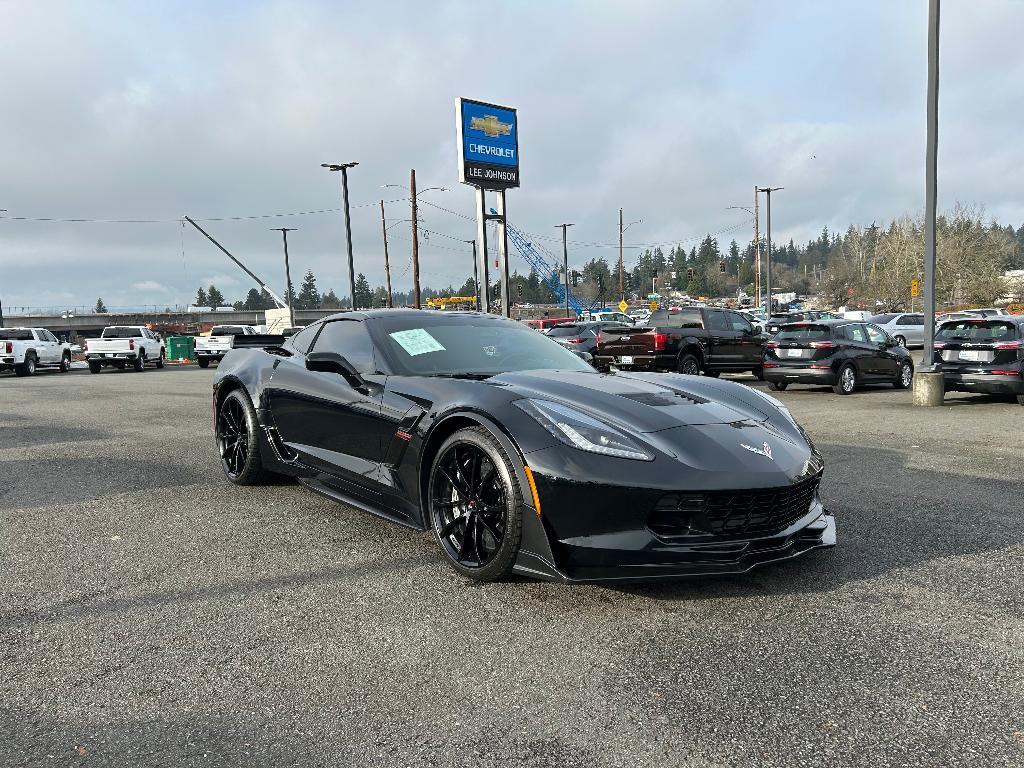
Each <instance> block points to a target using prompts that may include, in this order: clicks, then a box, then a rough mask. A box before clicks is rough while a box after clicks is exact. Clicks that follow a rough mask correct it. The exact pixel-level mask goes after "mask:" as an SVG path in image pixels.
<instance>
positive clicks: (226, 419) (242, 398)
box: [216, 389, 271, 485]
mask: <svg viewBox="0 0 1024 768" xmlns="http://www.w3.org/2000/svg"><path fill="white" fill-rule="evenodd" d="M258 428H259V425H258V423H257V421H256V411H255V410H254V409H253V407H252V403H251V402H249V397H248V396H247V395H246V394H245V392H244V390H241V389H233V390H231V391H230V392H228V394H227V395H225V396H224V399H223V400H221V402H220V405H219V406H218V408H217V431H216V434H217V450H218V451H219V452H220V464H221V468H222V469H223V470H224V475H225V476H226V477H227V479H228V480H230V481H231V482H232V483H234V484H235V485H259V484H260V483H264V482H266V481H267V480H269V479H270V477H271V474H270V473H269V472H267V470H265V469H264V468H263V459H262V457H261V456H260V444H259V439H258V437H257V432H256V430H257V429H258Z"/></svg>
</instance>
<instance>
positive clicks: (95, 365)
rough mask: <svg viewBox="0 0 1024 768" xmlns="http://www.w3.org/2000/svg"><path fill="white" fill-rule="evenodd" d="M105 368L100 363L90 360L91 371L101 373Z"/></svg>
mask: <svg viewBox="0 0 1024 768" xmlns="http://www.w3.org/2000/svg"><path fill="white" fill-rule="evenodd" d="M101 370H103V366H102V365H100V364H99V363H94V362H93V361H92V360H90V361H89V373H99V372H100V371H101Z"/></svg>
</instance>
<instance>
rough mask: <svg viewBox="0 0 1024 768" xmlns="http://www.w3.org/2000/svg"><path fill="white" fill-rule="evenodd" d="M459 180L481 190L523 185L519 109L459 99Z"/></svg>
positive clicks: (457, 116)
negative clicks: (520, 175) (520, 183)
mask: <svg viewBox="0 0 1024 768" xmlns="http://www.w3.org/2000/svg"><path fill="white" fill-rule="evenodd" d="M456 118H457V121H456V122H457V126H458V136H459V181H461V182H462V183H463V184H472V185H473V186H475V187H480V188H481V189H508V188H509V187H518V186H519V127H518V125H517V123H516V111H515V110H514V109H512V108H511V107H499V106H497V105H496V104H487V103H485V102H482V101H473V100H471V99H459V102H458V107H457V115H456Z"/></svg>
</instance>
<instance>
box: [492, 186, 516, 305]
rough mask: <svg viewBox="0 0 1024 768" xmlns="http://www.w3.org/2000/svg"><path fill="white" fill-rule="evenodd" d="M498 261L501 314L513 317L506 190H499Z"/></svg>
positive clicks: (497, 219)
mask: <svg viewBox="0 0 1024 768" xmlns="http://www.w3.org/2000/svg"><path fill="white" fill-rule="evenodd" d="M497 210H498V217H497V218H496V219H495V220H496V221H497V222H498V259H499V262H500V264H501V314H502V315H503V316H504V317H512V297H511V296H510V295H509V294H510V287H511V286H510V283H509V278H508V227H506V226H505V190H504V189H499V190H498V208H497Z"/></svg>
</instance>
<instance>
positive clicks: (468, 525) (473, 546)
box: [427, 427, 523, 581]
mask: <svg viewBox="0 0 1024 768" xmlns="http://www.w3.org/2000/svg"><path fill="white" fill-rule="evenodd" d="M427 504H428V508H427V515H428V517H429V519H430V525H431V528H432V529H433V531H434V539H435V540H436V541H437V543H438V546H440V547H441V551H442V553H443V554H444V556H445V559H446V560H447V561H448V563H449V565H451V566H452V567H453V568H454V569H455V570H456V571H458V572H459V573H461V574H462V575H463V576H467V577H469V578H471V579H476V580H477V581H494V580H496V579H502V578H505V577H507V576H508V575H509V574H511V573H512V568H513V566H514V565H515V562H516V557H517V556H518V555H519V544H520V541H521V539H522V533H523V520H522V512H521V509H522V506H523V496H522V491H521V489H520V487H519V482H518V481H517V479H516V473H515V469H514V465H513V464H512V461H511V460H510V459H509V456H508V454H506V453H505V451H504V449H503V448H502V447H501V444H500V443H499V442H498V441H497V440H495V439H494V438H493V437H492V436H491V434H490V432H488V431H487V430H486V429H484V428H483V427H467V428H465V429H460V430H459V431H458V432H456V433H454V434H453V435H451V436H450V437H449V438H448V439H447V440H445V441H444V442H443V443H442V444H441V447H440V448H439V449H438V451H437V454H436V455H435V457H434V461H433V464H432V465H431V468H430V480H429V482H428V485H427Z"/></svg>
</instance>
